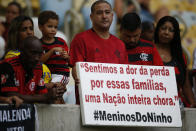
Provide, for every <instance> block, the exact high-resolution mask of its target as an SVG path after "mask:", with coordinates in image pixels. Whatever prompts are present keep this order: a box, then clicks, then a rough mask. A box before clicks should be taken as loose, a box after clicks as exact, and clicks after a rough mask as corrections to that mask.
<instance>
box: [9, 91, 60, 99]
mask: <svg viewBox="0 0 196 131" xmlns="http://www.w3.org/2000/svg"><path fill="white" fill-rule="evenodd" d="M7 96H18V97H19V98H21V99H23V100H24V103H35V102H40V103H50V101H51V100H54V99H56V98H57V97H58V94H57V88H50V89H48V93H46V94H35V95H22V94H19V93H18V92H8V93H7Z"/></svg>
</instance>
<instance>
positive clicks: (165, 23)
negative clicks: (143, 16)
mask: <svg viewBox="0 0 196 131" xmlns="http://www.w3.org/2000/svg"><path fill="white" fill-rule="evenodd" d="M154 38H155V39H154V40H155V44H156V47H157V50H158V52H159V54H160V56H161V58H162V60H163V62H164V65H165V66H174V67H175V73H176V81H177V87H178V94H179V97H180V98H181V99H180V100H181V101H182V103H183V104H182V103H180V104H181V105H184V106H185V107H196V102H195V99H194V95H193V92H192V89H191V86H190V81H189V79H188V69H187V65H186V60H185V57H184V55H183V51H182V45H181V39H180V29H179V24H178V22H177V20H176V19H175V18H174V17H171V16H165V17H162V18H161V19H160V20H159V21H158V23H157V26H156V28H155V34H154Z"/></svg>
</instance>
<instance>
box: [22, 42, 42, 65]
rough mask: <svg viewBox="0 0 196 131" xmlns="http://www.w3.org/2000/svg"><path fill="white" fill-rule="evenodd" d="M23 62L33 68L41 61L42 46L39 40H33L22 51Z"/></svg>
mask: <svg viewBox="0 0 196 131" xmlns="http://www.w3.org/2000/svg"><path fill="white" fill-rule="evenodd" d="M21 55H22V58H23V62H24V64H25V66H27V68H28V69H33V68H34V67H35V66H36V64H38V63H39V61H40V58H41V55H42V46H41V43H40V41H39V40H33V41H32V44H29V46H26V48H25V49H23V52H22V53H21Z"/></svg>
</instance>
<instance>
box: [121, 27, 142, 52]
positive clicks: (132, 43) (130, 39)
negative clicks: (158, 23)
mask: <svg viewBox="0 0 196 131" xmlns="http://www.w3.org/2000/svg"><path fill="white" fill-rule="evenodd" d="M140 35H141V29H140V28H137V29H136V30H135V31H129V30H126V29H121V30H120V39H121V40H122V41H123V42H124V43H125V46H126V48H127V49H130V48H134V47H136V46H137V44H138V41H139V39H140Z"/></svg>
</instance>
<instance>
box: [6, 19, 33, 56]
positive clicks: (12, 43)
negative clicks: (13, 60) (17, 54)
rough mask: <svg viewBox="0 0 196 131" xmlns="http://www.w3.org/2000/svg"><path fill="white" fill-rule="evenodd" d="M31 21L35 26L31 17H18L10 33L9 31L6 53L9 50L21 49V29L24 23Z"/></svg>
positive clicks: (12, 23) (11, 26) (13, 22)
mask: <svg viewBox="0 0 196 131" xmlns="http://www.w3.org/2000/svg"><path fill="white" fill-rule="evenodd" d="M27 20H29V21H31V23H32V25H33V21H32V19H31V18H30V17H29V16H18V17H16V18H15V19H14V20H13V21H12V22H11V25H10V28H9V31H8V43H7V47H6V52H8V51H9V50H16V49H19V43H20V42H21V41H19V38H20V36H19V33H20V28H21V26H22V24H23V22H24V21H27Z"/></svg>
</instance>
